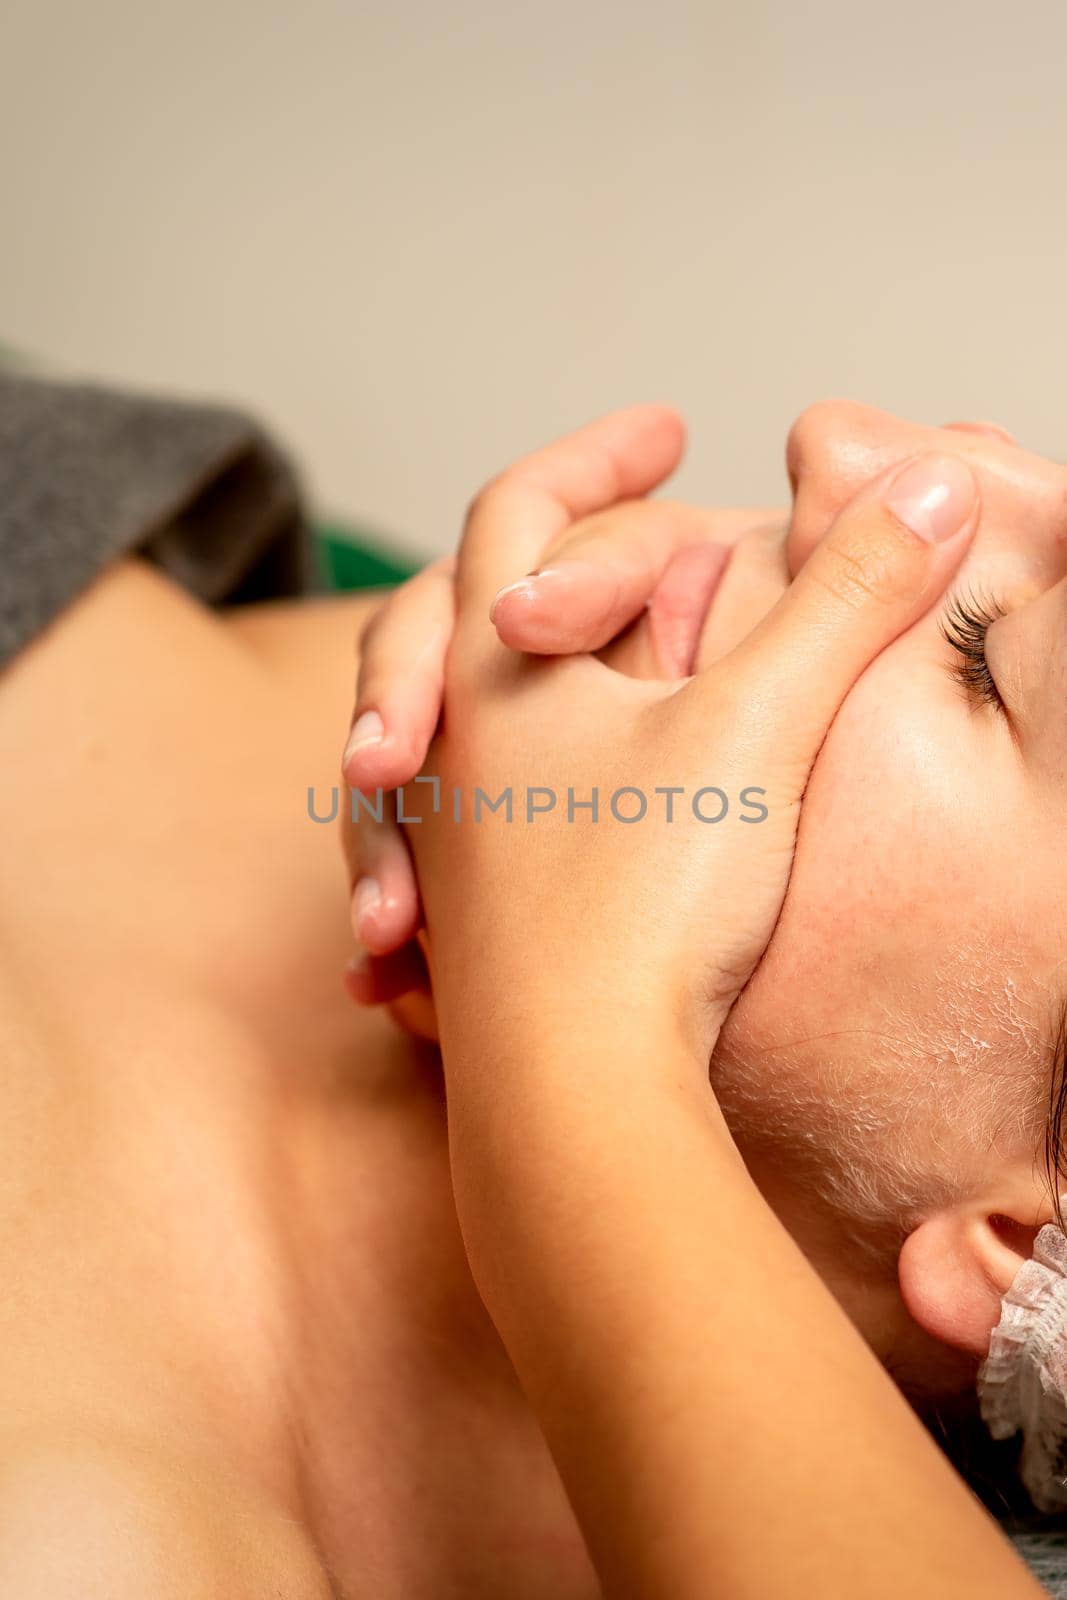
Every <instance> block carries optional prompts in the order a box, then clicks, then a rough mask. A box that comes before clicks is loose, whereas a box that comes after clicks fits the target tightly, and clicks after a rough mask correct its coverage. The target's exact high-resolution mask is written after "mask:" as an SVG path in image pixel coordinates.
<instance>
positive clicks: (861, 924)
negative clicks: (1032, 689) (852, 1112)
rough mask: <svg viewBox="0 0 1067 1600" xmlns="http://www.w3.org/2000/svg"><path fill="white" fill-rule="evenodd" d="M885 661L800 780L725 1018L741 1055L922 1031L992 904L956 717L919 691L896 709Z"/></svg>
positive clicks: (897, 693)
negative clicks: (737, 1033)
mask: <svg viewBox="0 0 1067 1600" xmlns="http://www.w3.org/2000/svg"><path fill="white" fill-rule="evenodd" d="M904 648H913V646H909V645H908V644H907V643H906V642H905V644H904ZM892 654H893V652H892V651H887V652H885V655H884V656H883V658H882V660H881V661H879V662H878V663H876V664H875V666H874V667H872V668H871V669H870V671H869V672H868V673H867V674H866V675H865V677H864V679H863V680H861V682H860V683H859V684H858V685H857V686H856V688H855V689H854V690H853V692H852V694H851V695H850V696H849V698H848V700H847V701H846V703H845V705H844V706H843V707H842V709H841V712H840V713H839V715H838V717H837V720H836V721H835V723H834V726H833V728H832V729H831V731H830V734H829V735H828V737H827V740H826V743H825V745H824V746H823V750H822V752H821V754H820V756H819V759H818V761H817V763H816V766H815V769H814V771H813V773H812V777H811V780H810V782H809V785H808V791H807V795H806V797H805V801H804V807H803V811H802V816H801V825H800V833H799V837H798V843H797V853H796V858H795V862H794V866H793V872H792V876H791V879H790V885H789V892H788V894H787V896H786V901H785V904H784V906H783V908H782V913H781V916H780V918H779V921H778V925H777V927H776V929H775V933H774V937H773V939H772V941H771V943H770V945H769V946H768V949H767V952H766V954H765V955H764V958H763V960H762V962H761V963H760V966H759V968H758V969H757V971H756V973H755V974H754V975H753V978H752V979H751V981H750V983H749V985H748V987H747V989H746V991H745V993H744V995H743V996H742V999H741V1001H740V1002H739V1004H738V1006H737V1008H736V1010H735V1018H734V1019H732V1020H733V1021H734V1023H735V1026H736V1027H737V1028H738V1029H739V1030H743V1031H744V1035H745V1039H746V1055H749V1056H750V1058H751V1052H752V1051H753V1050H755V1051H759V1050H761V1049H763V1050H769V1049H774V1048H775V1047H777V1046H780V1045H782V1044H784V1043H786V1042H787V1041H789V1040H795V1039H797V1038H801V1037H809V1038H810V1037H813V1036H816V1035H818V1036H822V1035H832V1034H834V1033H838V1034H841V1033H843V1032H845V1031H848V1030H855V1031H857V1032H862V1031H869V1030H874V1031H877V1030H878V1029H879V1028H880V1027H888V1026H890V1023H891V1022H892V1026H893V1027H894V1028H896V1027H900V1026H905V1027H906V1028H907V1029H908V1031H911V1029H916V1030H917V1029H919V1028H921V1027H923V1026H924V1023H925V1022H927V1021H928V1020H929V1018H930V1016H931V1014H932V1013H933V1012H934V1011H935V1010H936V1006H937V996H938V984H939V974H940V975H943V973H944V970H945V967H946V964H947V963H948V962H950V961H952V960H954V959H955V955H954V952H955V950H956V949H957V948H958V946H959V945H960V944H961V943H962V942H964V939H963V930H965V929H966V928H968V927H972V928H977V927H980V926H981V925H982V923H983V921H984V920H986V919H987V918H988V915H989V911H990V907H989V904H988V901H989V900H990V899H991V898H992V900H993V901H994V902H995V898H996V896H995V893H993V894H992V895H991V894H990V892H989V890H988V889H987V887H986V886H985V885H984V884H983V880H982V875H981V869H980V866H979V863H980V862H981V859H982V855H983V853H985V854H987V855H988V853H989V850H990V849H991V843H990V842H989V841H987V842H986V843H985V844H983V843H982V842H981V841H980V840H976V839H975V829H978V832H979V834H980V833H981V827H982V824H981V819H980V818H975V817H972V816H971V815H970V809H971V808H970V805H969V803H968V800H967V797H966V796H965V795H963V794H961V791H960V785H959V781H958V777H957V773H958V768H959V763H960V760H961V751H960V724H959V709H958V707H956V706H953V705H946V706H937V705H931V703H930V701H931V698H932V697H931V696H930V694H929V692H928V689H929V685H928V683H927V682H925V681H921V682H917V683H915V684H914V687H913V692H912V699H911V703H910V704H909V703H908V697H907V695H904V696H902V694H901V683H902V679H903V672H902V670H901V667H900V665H899V664H895V663H894V662H893V661H892V660H891V659H890V657H891V655H892ZM912 676H913V677H914V674H913V675H912ZM923 676H924V680H925V678H926V675H925V674H924V675H923ZM905 682H906V680H905ZM891 684H892V692H890V685H891Z"/></svg>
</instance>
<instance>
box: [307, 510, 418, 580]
mask: <svg viewBox="0 0 1067 1600" xmlns="http://www.w3.org/2000/svg"><path fill="white" fill-rule="evenodd" d="M315 533H316V538H317V542H318V547H319V552H320V555H321V558H322V567H323V571H324V573H325V577H326V581H327V583H328V584H329V585H330V587H331V588H333V589H380V588H382V587H383V586H385V585H388V584H394V583H403V581H404V579H405V578H410V577H411V574H412V573H413V572H416V571H417V570H418V563H417V562H415V561H410V560H408V559H407V558H406V557H404V556H399V555H395V554H393V553H391V552H390V551H388V550H385V549H383V548H382V546H381V545H380V544H378V543H377V541H376V540H374V539H373V538H367V537H366V535H364V534H360V533H357V532H356V531H355V530H354V529H348V528H340V527H336V526H329V525H327V526H323V525H321V524H320V525H319V526H318V527H317V528H316V530H315Z"/></svg>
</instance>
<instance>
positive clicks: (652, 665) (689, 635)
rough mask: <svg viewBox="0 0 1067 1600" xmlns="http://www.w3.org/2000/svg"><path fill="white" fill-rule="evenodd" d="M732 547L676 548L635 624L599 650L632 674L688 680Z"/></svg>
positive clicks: (603, 657)
mask: <svg viewBox="0 0 1067 1600" xmlns="http://www.w3.org/2000/svg"><path fill="white" fill-rule="evenodd" d="M729 560H730V551H729V550H728V549H727V548H726V547H725V546H724V545H721V544H694V545H690V546H689V547H688V549H685V550H679V551H678V552H677V554H676V555H675V556H674V557H673V559H672V560H671V561H670V563H669V564H668V566H667V570H666V572H664V574H663V576H662V577H661V578H660V580H659V583H658V584H657V585H656V588H655V590H654V592H653V594H652V596H651V598H650V599H649V600H648V602H647V604H646V605H645V606H644V607H643V608H642V610H641V613H640V615H639V617H638V618H637V619H636V620H635V621H634V623H633V624H632V625H631V626H630V627H628V628H626V629H625V631H624V632H623V633H621V634H619V635H617V636H616V637H615V638H614V639H613V640H612V641H611V643H610V644H608V645H606V646H605V647H604V648H603V649H601V650H599V651H598V652H597V656H598V659H599V660H601V661H603V662H604V663H605V665H606V666H609V667H611V668H612V670H613V671H615V672H622V673H625V674H626V675H627V676H629V677H631V678H656V679H659V680H660V681H663V680H664V679H666V680H670V679H677V678H686V677H688V676H689V674H690V673H691V672H693V671H694V670H695V667H696V660H697V647H698V645H699V643H700V630H701V628H702V627H703V626H704V619H705V617H706V616H707V615H708V608H709V606H710V605H711V602H712V598H713V596H714V595H715V592H716V590H717V589H718V587H719V585H720V583H721V581H722V575H723V572H724V570H726V568H727V563H728V561H729Z"/></svg>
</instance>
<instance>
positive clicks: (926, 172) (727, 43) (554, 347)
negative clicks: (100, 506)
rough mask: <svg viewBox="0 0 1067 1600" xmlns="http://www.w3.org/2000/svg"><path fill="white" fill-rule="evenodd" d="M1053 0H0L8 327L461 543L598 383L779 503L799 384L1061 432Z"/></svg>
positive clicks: (1, 213) (601, 394) (726, 482)
mask: <svg viewBox="0 0 1067 1600" xmlns="http://www.w3.org/2000/svg"><path fill="white" fill-rule="evenodd" d="M1065 158H1067V6H1065V5H1064V4H1063V3H1062V0H1029V3H1028V4H1026V5H1024V6H1020V7H1015V8H1009V7H1006V6H1004V5H1002V4H997V5H992V4H985V3H981V4H977V5H976V4H970V5H968V6H966V7H965V6H963V5H949V4H946V3H941V4H936V3H935V4H933V5H928V4H919V3H916V0H896V3H894V4H893V5H879V6H876V7H875V6H863V5H858V4H856V3H855V0H811V3H806V4H802V3H800V0H747V3H746V0H735V3H733V4H729V5H727V4H723V3H717V0H709V3H704V4H698V3H695V0H694V3H689V0H657V3H655V4H653V3H647V4H637V3H634V0H616V3H614V4H608V3H606V0H598V3H596V4H585V5H581V4H574V3H569V4H568V3H562V0H541V3H522V4H520V3H515V0H496V3H491V0H466V3H460V4H456V3H449V0H436V3H435V0H411V3H408V4H393V5H386V4H384V3H381V0H365V3H360V0H290V3H289V4H287V5H285V6H282V5H280V4H278V3H277V0H186V3H185V4H183V5H175V4H172V3H169V0H164V3H163V4H161V5H159V4H151V3H146V0H93V3H92V4H76V3H74V0H68V3H66V4H63V5H60V4H57V3H56V0H5V3H4V5H3V7H2V9H0V202H2V210H0V221H2V225H3V247H2V249H0V344H4V345H8V346H15V347H17V348H21V349H24V350H26V351H28V352H32V353H34V354H35V355H37V356H40V357H43V358H44V359H46V360H47V361H48V362H49V363H51V364H54V365H56V366H58V367H60V368H62V369H66V370H71V371H76V372H79V373H91V374H94V375H102V376H106V377H110V378H114V379H117V380H123V381H130V382H136V383H144V384H155V385H165V386H167V387H170V388H176V389H181V390H186V391H190V392H193V393H205V392H206V393H211V394H218V395H223V396H226V397H230V398H235V399H237V400H239V401H242V402H245V403H248V404H251V405H252V406H254V407H256V408H258V410H259V411H260V412H261V413H262V414H263V415H265V416H266V417H267V418H268V419H269V420H270V421H271V422H272V423H274V424H275V425H276V426H277V427H278V428H280V429H282V430H283V431H284V432H285V433H286V434H287V435H288V436H289V437H290V439H291V440H292V441H293V442H294V443H295V445H296V447H297V450H298V452H299V454H300V455H301V457H302V459H303V461H304V462H305V465H306V470H307V474H308V479H309V482H310V484H311V486H312V489H313V492H314V495H315V497H316V500H317V502H318V504H319V506H320V507H322V508H323V509H326V510H329V511H333V512H341V513H345V514H347V515H350V516H353V517H358V518H361V519H363V520H365V521H367V522H370V523H371V524H377V525H379V526H381V527H383V528H385V529H391V530H394V531H395V532H396V533H397V534H398V535H399V537H400V539H401V541H402V542H403V543H405V544H406V545H407V546H408V547H409V548H411V549H413V550H427V551H429V550H431V549H434V548H436V547H442V546H444V545H447V544H449V543H450V542H451V541H452V539H453V537H454V534H455V531H456V525H457V520H458V518H459V516H460V513H461V511H462V507H463V505H464V503H465V501H466V499H467V498H468V497H469V494H470V492H471V491H472V489H473V488H474V487H475V486H476V485H477V484H478V483H479V481H480V480H481V479H482V478H484V477H485V476H486V475H487V474H488V473H489V472H491V471H492V470H494V469H495V468H497V467H499V466H501V465H502V464H503V463H504V462H505V461H507V459H508V458H509V457H511V456H512V455H514V454H515V453H516V452H518V451H520V450H522V449H524V448H527V447H529V446H530V445H531V444H533V443H536V442H539V441H540V440H542V439H544V438H545V437H547V436H550V435H552V434H553V433H555V432H557V431H558V430H560V429H563V428H566V427H568V426H570V425H572V424H574V423H576V422H578V421H581V420H584V419H585V418H587V417H588V416H590V415H592V414H594V413H596V412H598V411H601V410H603V409H606V408H608V407H610V406H613V405H617V404H620V403H622V402H625V401H628V400H631V399H636V398H666V399H670V400H672V401H674V402H676V403H677V404H679V405H680V406H682V407H683V408H684V409H685V411H686V412H687V413H688V415H689V417H690V418H691V422H692V434H693V442H692V451H691V458H690V464H689V465H688V467H687V468H686V470H685V474H684V477H683V478H682V480H681V484H680V487H681V489H682V490H683V491H684V492H686V493H688V494H690V495H692V496H697V497H701V498H706V499H718V500H724V501H736V500H745V499H766V498H768V497H771V496H774V495H777V494H779V493H780V492H781V488H782V474H781V467H780V461H781V440H782V436H783V433H784V430H785V428H786V427H787V425H788V422H789V420H790V418H791V417H792V415H793V414H794V413H795V412H796V411H797V410H798V409H799V408H800V407H801V406H803V405H804V404H805V402H807V401H808V400H809V399H813V398H816V397H821V396H825V395H827V394H834V393H837V394H842V393H843V394H850V395H854V396H856V397H858V398H863V399H869V400H871V401H873V402H874V403H876V404H879V405H884V406H886V407H888V408H891V409H894V410H899V411H903V412H907V413H914V414H916V415H919V416H921V417H924V418H927V419H930V420H937V419H947V418H950V417H955V416H961V415H988V416H992V417H996V418H998V419H999V420H1001V421H1003V422H1005V423H1006V424H1007V425H1008V426H1010V427H1012V428H1014V429H1015V430H1017V431H1018V432H1019V433H1020V434H1022V435H1024V436H1025V437H1026V439H1027V440H1028V441H1030V442H1032V443H1033V444H1034V446H1035V447H1037V448H1040V449H1043V450H1045V451H1048V452H1051V453H1058V454H1067V392H1065V390H1067V385H1065V375H1067V361H1065V357H1067V337H1065V329H1067V273H1065V270H1064V269H1065V264H1067V185H1065V183H1064V167H1065Z"/></svg>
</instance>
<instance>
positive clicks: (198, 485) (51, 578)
mask: <svg viewBox="0 0 1067 1600" xmlns="http://www.w3.org/2000/svg"><path fill="white" fill-rule="evenodd" d="M134 550H137V551H140V552H141V553H142V554H144V555H146V556H147V557H148V558H149V559H150V560H152V561H154V562H156V563H157V564H158V565H159V566H161V567H163V568H164V569H165V570H166V571H167V572H169V573H170V574H171V575H172V576H173V577H174V578H175V579H176V580H177V581H178V582H180V583H181V584H182V585H184V586H185V587H186V588H188V589H190V590H191V591H192V592H193V593H194V594H196V595H197V596H199V597H200V598H201V599H202V600H205V601H207V602H209V603H211V604H221V603H223V602H237V601H243V600H251V599H259V598H265V597H267V596H269V595H277V594H295V593H299V592H300V591H301V590H303V589H305V588H306V587H308V583H309V579H310V577H311V565H310V555H309V550H310V542H309V540H308V539H307V537H306V534H305V528H304V524H303V520H302V517H301V512H300V500H299V491H298V487H297V482H296V478H295V476H294V473H293V471H292V468H291V467H290V465H289V464H288V462H287V461H286V459H285V458H284V456H282V455H281V453H280V452H279V451H278V450H277V449H276V447H275V446H274V445H273V444H272V443H271V441H270V440H269V439H268V437H267V436H266V435H265V434H264V433H263V432H262V431H261V430H260V429H259V428H258V427H257V425H256V424H255V423H254V422H252V421H250V420H249V419H248V418H247V417H244V416H242V415H240V413H238V412H235V411H229V410H225V409H223V408H220V407H215V406H199V405H189V404H185V403H182V402H179V401H175V400H163V399H155V398H151V397H146V396H143V395H135V394H122V393H118V392H115V391H112V390H108V389H103V388H98V387H96V386H94V385H90V384H64V383H55V382H51V381H42V380H41V379H38V378H26V377H22V376H19V377H11V376H0V666H2V665H3V664H4V663H5V662H6V661H7V660H9V659H10V658H11V657H12V656H13V655H14V654H15V653H16V652H17V651H18V650H20V649H22V647H23V646H24V645H25V644H27V643H28V642H29V641H30V640H31V639H32V638H33V636H34V635H35V634H36V633H38V632H39V631H40V630H41V629H42V628H44V627H46V626H47V624H48V623H49V622H50V621H51V620H52V618H53V617H54V616H55V615H56V614H57V613H58V612H60V611H61V610H62V609H63V607H64V606H66V605H69V603H70V602H71V601H72V600H73V599H75V597H76V596H77V595H78V594H79V593H80V592H81V591H82V590H83V589H84V588H85V587H86V586H87V585H88V584H89V583H91V582H92V580H93V578H94V577H95V576H96V575H97V573H98V572H100V571H101V570H102V569H103V568H104V567H105V566H107V565H108V564H109V563H110V562H112V561H114V560H116V559H117V558H118V557H119V556H122V555H125V554H127V553H129V552H131V551H134Z"/></svg>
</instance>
